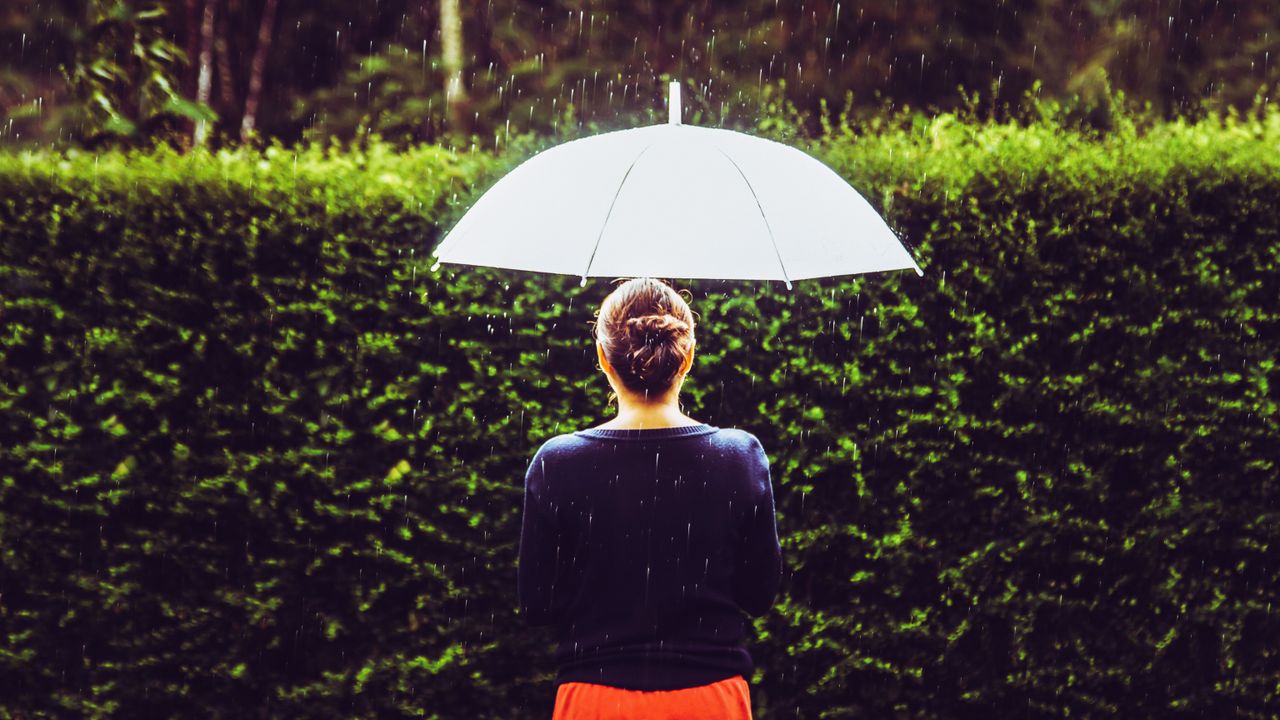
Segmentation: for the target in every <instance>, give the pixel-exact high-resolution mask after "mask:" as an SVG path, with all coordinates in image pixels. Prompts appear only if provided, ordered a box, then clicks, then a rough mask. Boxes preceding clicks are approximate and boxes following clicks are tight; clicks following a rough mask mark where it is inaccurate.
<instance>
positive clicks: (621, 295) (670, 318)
mask: <svg viewBox="0 0 1280 720" xmlns="http://www.w3.org/2000/svg"><path fill="white" fill-rule="evenodd" d="M595 325H596V328H595V335H596V341H597V342H599V343H600V346H601V348H602V349H603V350H604V356H605V358H606V359H607V360H608V361H609V365H610V366H611V367H612V368H613V369H614V372H615V373H616V374H617V375H618V379H619V380H621V381H622V384H623V385H625V386H626V388H627V389H628V390H631V391H632V392H634V393H637V394H643V395H644V396H645V397H646V398H648V397H657V396H661V395H663V394H664V393H666V392H667V391H668V390H670V389H671V385H672V383H674V382H675V379H676V374H677V373H679V372H680V368H681V367H682V366H683V365H684V363H685V362H686V361H687V360H688V358H689V356H690V355H691V354H692V353H693V345H694V340H693V326H694V322H693V311H692V310H690V309H689V303H688V302H686V301H685V299H684V298H683V297H681V296H680V294H679V293H677V292H676V291H675V290H674V289H673V288H672V287H671V286H670V285H668V284H666V283H665V282H663V281H661V280H658V279H655V278H648V277H641V278H634V279H631V280H627V281H625V282H623V283H622V284H620V285H618V287H616V288H614V290H613V292H611V293H609V296H608V297H606V298H605V299H604V301H603V302H601V303H600V312H599V314H598V315H597V320H596V321H595Z"/></svg>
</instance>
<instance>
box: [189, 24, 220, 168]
mask: <svg viewBox="0 0 1280 720" xmlns="http://www.w3.org/2000/svg"><path fill="white" fill-rule="evenodd" d="M217 7H218V0H204V19H203V20H202V21H201V23H200V75H199V77H198V78H197V80H196V102H198V103H200V104H202V105H208V104H209V91H210V90H211V88H212V85H213V20H214V13H215V12H216V11H217ZM208 136H209V127H208V123H207V122H205V121H204V120H203V119H201V120H197V121H196V129H195V134H194V136H193V142H194V144H195V145H196V147H199V146H201V145H204V141H205V138H207V137H208Z"/></svg>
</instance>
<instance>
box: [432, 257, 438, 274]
mask: <svg viewBox="0 0 1280 720" xmlns="http://www.w3.org/2000/svg"><path fill="white" fill-rule="evenodd" d="M439 269H440V261H439V260H437V261H436V264H435V265H432V266H431V272H435V271H437V270H439Z"/></svg>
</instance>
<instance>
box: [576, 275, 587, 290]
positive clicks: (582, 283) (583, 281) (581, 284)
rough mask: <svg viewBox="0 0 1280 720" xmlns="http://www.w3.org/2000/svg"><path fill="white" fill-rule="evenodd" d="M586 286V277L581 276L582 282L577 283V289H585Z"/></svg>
mask: <svg viewBox="0 0 1280 720" xmlns="http://www.w3.org/2000/svg"><path fill="white" fill-rule="evenodd" d="M586 286H587V276H586V275H583V276H582V282H580V283H578V287H586Z"/></svg>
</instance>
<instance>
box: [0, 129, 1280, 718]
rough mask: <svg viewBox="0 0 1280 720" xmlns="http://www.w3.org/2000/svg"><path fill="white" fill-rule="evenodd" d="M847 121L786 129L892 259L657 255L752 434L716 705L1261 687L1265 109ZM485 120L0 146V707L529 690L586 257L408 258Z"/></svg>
mask: <svg viewBox="0 0 1280 720" xmlns="http://www.w3.org/2000/svg"><path fill="white" fill-rule="evenodd" d="M871 130H872V131H871V132H867V133H865V134H858V135H856V136H855V135H853V134H851V133H848V132H845V131H842V130H839V129H837V130H836V131H833V132H832V133H831V134H830V135H829V136H828V137H827V138H825V139H824V140H823V141H821V142H819V143H817V144H815V145H814V146H813V147H812V148H810V149H811V151H812V152H814V153H815V154H817V155H819V156H820V157H822V158H824V159H825V160H826V161H827V162H829V163H830V164H831V165H832V166H833V167H835V168H837V169H838V170H839V171H840V172H842V173H843V174H844V175H845V176H846V177H848V178H849V179H850V180H851V181H852V182H853V183H854V184H855V185H856V186H857V187H859V188H861V189H863V190H864V192H865V194H866V195H867V196H868V198H869V199H870V200H871V201H872V202H873V204H875V205H877V206H878V207H880V208H882V209H883V210H884V211H885V213H886V216H887V217H888V218H889V220H890V222H891V224H892V225H894V226H895V227H896V228H897V229H899V230H900V231H901V233H902V234H903V236H904V238H905V239H906V241H907V242H908V244H909V245H910V246H911V247H912V249H913V252H914V253H915V255H916V257H917V259H918V260H919V262H920V264H921V266H922V267H923V268H924V270H925V275H924V276H923V277H917V276H916V275H915V274H914V273H910V272H900V273H888V274H881V275H873V276H863V277H846V278H827V279H821V280H806V281H801V282H799V283H797V284H796V286H795V290H794V291H793V292H790V293H789V292H787V291H786V290H784V289H782V288H781V286H780V284H776V283H773V284H770V283H763V282H761V283H746V282H712V281H678V285H679V286H681V287H688V288H690V289H691V290H692V291H693V294H694V302H693V306H694V309H695V310H696V311H697V312H698V313H699V314H700V325H699V338H700V339H699V355H698V357H697V361H696V364H695V367H694V370H693V372H692V373H691V376H690V379H689V380H688V381H687V382H686V386H685V387H686V392H685V398H684V400H685V403H686V406H685V409H686V411H687V412H688V413H690V414H691V415H693V416H694V417H696V418H699V419H701V420H704V421H706V422H710V423H713V424H716V425H720V426H724V427H743V428H746V429H749V430H750V431H752V432H753V433H755V434H756V435H757V436H759V437H760V439H761V440H762V442H763V443H764V446H765V448H766V450H767V451H768V453H769V455H770V459H771V461H772V467H773V476H774V485H775V494H776V497H777V505H778V524H779V531H780V535H781V536H782V544H783V549H784V553H785V562H786V566H787V568H788V573H787V575H786V578H785V580H784V584H783V593H782V595H781V597H780V599H779V602H778V604H777V606H776V607H775V608H774V610H773V611H772V612H771V613H769V614H768V615H767V616H765V617H763V618H760V619H758V620H757V622H756V625H755V631H756V632H755V635H756V639H755V640H754V641H753V642H752V644H751V645H750V649H751V650H752V653H753V655H754V656H755V658H756V660H757V665H758V669H757V672H756V674H755V676H754V677H752V678H749V680H750V681H751V683H752V689H753V697H754V703H755V708H756V710H755V712H756V716H757V717H759V718H784V717H785V718H819V717H822V718H837V717H840V718H859V717H866V718H882V717H893V718H990V717H1064V718H1065V717H1081V716H1083V717H1107V716H1117V717H1159V718H1200V717H1228V716H1231V717H1247V718H1264V717H1275V716H1276V714H1277V712H1280V681H1278V680H1277V675H1276V669H1277V667H1280V650H1278V649H1277V645H1276V643H1275V639H1276V638H1277V637H1280V592H1277V590H1278V586H1277V580H1276V573H1277V571H1280V565H1278V564H1277V562H1276V560H1275V558H1276V557H1277V556H1280V553H1277V547H1276V546H1277V541H1280V522H1278V521H1280V512H1278V510H1277V509H1278V508H1280V482H1278V481H1277V467H1278V466H1277V463H1278V462H1280V419H1278V418H1277V404H1278V403H1280V370H1278V369H1277V365H1276V359H1275V358H1276V356H1277V354H1278V351H1280V342H1278V341H1277V338H1280V327H1278V326H1277V325H1278V322H1277V320H1278V316H1277V308H1276V305H1277V297H1278V295H1280V293H1278V291H1280V204H1278V203H1277V200H1276V198H1277V197H1280V159H1277V156H1276V153H1275V148H1276V147H1277V146H1278V145H1280V121H1277V119H1276V117H1274V116H1273V117H1271V118H1269V119H1265V120H1262V121H1249V122H1244V121H1237V120H1234V119H1230V120H1228V121H1226V122H1214V123H1203V124H1198V125H1186V124H1181V123H1179V124H1169V125H1158V126H1155V127H1153V128H1150V129H1146V130H1144V131H1142V132H1137V131H1135V130H1133V129H1132V128H1128V129H1126V128H1123V127H1122V128H1120V130H1119V131H1118V132H1116V133H1114V134H1111V135H1107V136H1105V137H1095V136H1089V135H1085V134H1081V133H1077V132H1074V131H1071V130H1068V129H1065V128H1062V127H1058V126H1055V125H1052V124H1037V125H1032V126H1030V127H1015V126H1002V125H997V126H975V125H967V124H964V123H957V122H955V120H954V118H952V117H951V116H942V117H940V118H938V119H936V120H935V121H933V122H931V123H925V124H919V125H917V126H914V127H902V128H894V127H883V128H879V129H875V128H872V129H871ZM526 149H527V148H526ZM518 159H519V151H517V152H516V154H515V155H510V156H506V157H503V158H500V159H498V160H496V161H495V160H493V159H491V158H487V157H485V156H480V155H465V154H464V155H456V154H452V153H448V152H445V151H442V150H439V149H435V148H418V149H415V150H413V151H410V152H406V153H403V154H394V153H391V152H390V151H388V150H387V149H386V148H385V147H384V146H381V145H379V144H377V143H374V144H373V145H372V146H370V147H368V148H365V149H363V150H354V151H338V150H336V149H334V148H329V149H319V148H315V147H312V148H307V149H297V150H294V149H283V148H279V147H276V148H272V149H269V150H268V151H267V152H266V153H265V154H253V153H250V152H235V153H232V152H224V153H220V154H218V155H212V156H211V155H208V154H205V153H197V154H194V155H191V156H179V155H176V154H174V153H172V152H169V151H164V150H161V151H156V152H150V153H146V154H128V155H124V154H104V155H91V154H83V153H81V154H76V153H72V154H67V155H56V156H55V155H43V154H36V155H21V156H13V155H10V156H0V449H2V451H0V557H2V558H3V560H2V562H0V685H2V686H3V691H0V717H3V718H29V717H130V718H132V717H196V716H199V717H217V718H241V717H280V718H302V717H306V718H350V717H363V718H375V717H376V718H391V717H437V718H450V719H451V718H537V717H543V718H545V717H549V716H550V710H551V705H552V699H553V688H552V685H551V683H550V680H551V677H552V673H553V672H554V667H553V664H552V657H551V650H552V640H553V639H552V636H551V634H550V631H549V630H545V629H537V630H530V629H528V628H527V627H526V626H525V625H524V624H523V623H522V621H521V618H520V617H519V616H518V615H517V614H516V613H515V610H514V608H515V604H516V603H515V554H516V544H517V538H518V533H519V526H520V510H521V504H520V503H521V492H522V479H523V473H524V469H525V467H526V465H527V462H528V460H529V458H530V457H531V456H532V453H533V451H534V449H536V448H537V446H538V445H539V444H540V443H541V442H542V441H543V440H545V439H546V438H548V437H550V436H551V435H553V434H555V433H559V432H567V431H570V430H572V429H576V428H579V427H583V426H588V425H593V424H597V423H598V422H600V421H602V420H604V419H605V418H606V417H608V416H609V414H610V413H609V412H608V411H607V410H606V398H607V395H608V387H607V385H606V383H605V382H604V381H603V378H601V377H598V376H597V375H596V373H595V371H594V362H593V359H594V355H593V350H592V346H591V340H590V326H589V325H588V320H590V318H591V312H592V310H593V308H594V307H595V306H596V305H597V304H598V302H599V301H600V299H602V298H603V296H604V295H605V294H606V293H607V291H608V288H609V285H608V283H607V282H605V281H604V280H603V279H596V280H594V281H592V282H590V283H589V284H588V286H587V287H586V288H580V287H578V281H577V278H570V277H562V276H545V275H537V274H531V273H520V272H514V271H506V270H496V269H478V268H470V267H461V266H444V267H442V268H440V269H439V271H438V272H437V273H432V272H431V271H430V270H429V268H430V265H431V261H430V258H429V252H430V248H431V247H432V245H433V244H434V243H435V242H436V241H437V240H438V238H439V237H440V234H441V230H442V228H444V227H448V226H449V224H450V223H451V222H452V221H454V220H455V219H456V218H457V217H458V214H459V212H460V210H461V208H462V207H463V206H465V204H466V203H467V202H469V201H470V200H472V199H474V197H475V192H476V191H477V189H478V188H483V187H484V186H485V185H486V184H488V183H490V182H492V180H493V179H494V178H496V177H497V176H498V174H499V173H500V172H501V171H502V170H503V168H505V167H509V166H510V164H511V163H512V162H514V161H516V160H518Z"/></svg>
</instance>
